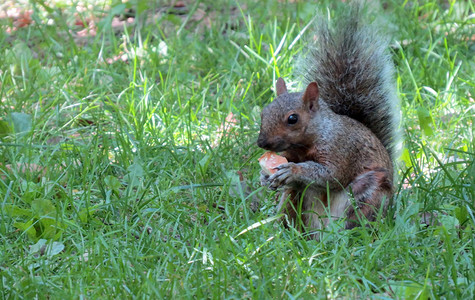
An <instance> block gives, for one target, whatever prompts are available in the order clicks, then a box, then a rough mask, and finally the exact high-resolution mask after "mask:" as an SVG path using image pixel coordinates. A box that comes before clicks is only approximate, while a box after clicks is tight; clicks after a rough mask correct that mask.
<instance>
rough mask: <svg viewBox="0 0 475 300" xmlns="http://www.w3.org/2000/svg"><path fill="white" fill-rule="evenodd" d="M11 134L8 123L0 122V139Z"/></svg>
mask: <svg viewBox="0 0 475 300" xmlns="http://www.w3.org/2000/svg"><path fill="white" fill-rule="evenodd" d="M11 132H12V129H11V128H10V125H8V122H6V121H3V120H0V137H2V136H5V135H7V134H9V133H11Z"/></svg>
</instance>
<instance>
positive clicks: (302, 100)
mask: <svg viewBox="0 0 475 300" xmlns="http://www.w3.org/2000/svg"><path fill="white" fill-rule="evenodd" d="M276 90H277V98H276V99H275V100H274V101H273V102H271V103H270V104H269V105H267V106H266V107H264V109H263V110H262V113H261V131H260V133H259V138H258V139H257V145H258V146H259V147H261V148H263V149H266V150H271V151H275V152H281V151H286V150H289V149H292V148H300V147H306V146H310V145H311V144H312V143H313V139H312V138H311V136H309V134H308V133H307V127H308V125H309V123H310V121H311V119H312V118H313V117H314V115H315V114H316V113H317V112H318V109H319V101H318V85H317V83H316V82H312V83H310V84H309V85H308V86H307V89H306V90H305V92H303V93H288V92H287V87H286V86H285V82H284V80H283V79H282V78H279V79H278V80H277V83H276Z"/></svg>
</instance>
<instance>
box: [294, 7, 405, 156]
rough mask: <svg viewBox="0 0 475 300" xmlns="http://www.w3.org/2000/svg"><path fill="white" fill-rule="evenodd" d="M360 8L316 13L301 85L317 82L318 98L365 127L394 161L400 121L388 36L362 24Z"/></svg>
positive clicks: (302, 64)
mask: <svg viewBox="0 0 475 300" xmlns="http://www.w3.org/2000/svg"><path fill="white" fill-rule="evenodd" d="M361 10H362V8H361V5H353V6H351V9H350V10H349V11H348V12H347V13H346V14H344V15H342V16H341V17H340V18H337V19H335V20H331V21H328V20H327V18H325V17H324V16H323V15H320V16H317V18H316V19H317V20H318V21H317V24H316V31H315V35H316V41H315V42H314V43H312V45H309V50H308V53H307V55H306V57H304V58H303V61H301V67H300V69H301V70H303V76H304V78H305V81H306V82H305V83H306V84H308V83H310V82H312V81H316V82H317V83H318V86H319V88H320V97H321V99H323V100H325V102H327V103H328V104H329V105H330V107H331V108H332V110H333V111H334V112H335V113H337V114H341V115H347V116H349V117H350V118H352V119H355V120H357V121H359V122H361V123H363V124H364V125H365V126H366V127H368V128H369V129H370V130H371V131H372V132H373V133H374V134H375V135H376V136H377V137H378V139H379V140H380V141H381V142H382V144H383V145H384V147H385V148H386V149H387V150H388V152H389V155H390V157H391V159H392V160H393V161H394V159H395V158H396V157H395V156H396V152H397V151H396V149H395V148H396V146H397V145H396V144H397V142H398V130H399V122H400V120H399V113H398V111H399V109H398V108H399V100H398V97H397V93H396V87H395V80H394V79H393V77H394V67H393V63H392V61H391V57H390V55H389V53H388V52H387V49H388V39H387V38H385V37H384V36H382V35H381V34H379V33H378V30H377V28H375V26H372V25H367V24H364V21H363V19H362V11H361ZM304 69H305V70H304Z"/></svg>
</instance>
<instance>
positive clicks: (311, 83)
mask: <svg viewBox="0 0 475 300" xmlns="http://www.w3.org/2000/svg"><path fill="white" fill-rule="evenodd" d="M315 36H316V41H315V42H314V43H312V44H311V45H309V49H310V50H309V51H308V54H307V55H306V57H305V58H304V61H303V65H302V66H303V68H305V70H304V78H305V81H306V82H305V84H306V85H307V87H306V89H305V91H303V92H297V93H290V92H288V91H287V87H286V84H285V82H284V80H283V79H282V78H279V79H278V80H277V82H276V92H277V98H276V99H275V100H274V101H273V102H271V103H270V104H269V105H267V106H266V107H265V108H264V109H263V110H262V113H261V128H260V133H259V138H258V140H257V145H258V146H259V147H260V148H263V149H266V150H270V151H274V152H281V154H282V156H284V157H285V158H286V159H287V160H288V161H289V162H288V163H284V164H282V165H280V166H278V167H276V168H275V169H276V172H275V173H274V174H272V175H268V174H266V173H265V172H262V171H261V184H262V185H264V186H267V187H268V188H270V189H273V190H277V189H278V190H282V194H281V196H280V201H279V204H278V210H279V211H282V212H283V213H285V214H286V215H287V217H288V220H289V221H290V222H291V223H294V224H296V225H297V224H298V223H299V222H298V221H299V220H298V219H300V220H301V221H302V222H303V225H305V227H307V228H310V229H311V230H317V231H318V230H319V229H323V228H325V227H326V226H327V225H328V222H329V220H330V219H339V218H345V219H346V221H345V223H344V224H345V228H347V229H351V228H353V227H355V226H358V225H359V224H360V220H361V218H366V219H368V220H370V221H372V220H374V219H375V217H376V216H377V214H378V213H379V212H383V213H384V212H385V211H386V209H387V206H388V203H389V200H390V199H391V197H392V195H393V193H394V182H393V181H394V166H393V165H394V161H395V159H396V152H397V151H396V144H397V142H398V128H399V109H398V105H399V100H398V97H397V92H396V87H395V80H394V79H393V75H394V67H393V64H392V62H391V57H390V55H389V54H388V53H387V48H388V41H387V39H386V38H383V37H382V36H381V35H379V33H378V30H377V29H376V28H375V27H374V26H372V25H370V24H366V23H365V22H364V21H363V18H362V7H361V6H360V5H356V6H350V9H349V10H348V12H347V13H346V14H344V15H343V16H342V17H340V18H337V19H336V20H332V21H327V20H325V18H323V17H321V18H320V20H319V21H318V24H317V26H316V32H315ZM300 224H301V223H300ZM314 237H315V238H317V239H318V236H317V234H316V233H314Z"/></svg>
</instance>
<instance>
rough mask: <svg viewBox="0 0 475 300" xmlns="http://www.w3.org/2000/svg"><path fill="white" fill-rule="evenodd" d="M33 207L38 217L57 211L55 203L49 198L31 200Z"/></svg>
mask: <svg viewBox="0 0 475 300" xmlns="http://www.w3.org/2000/svg"><path fill="white" fill-rule="evenodd" d="M31 208H32V210H33V211H34V212H35V215H36V216H38V217H44V216H51V215H53V214H54V213H55V212H56V209H55V208H54V205H53V203H52V202H51V201H50V200H48V199H36V200H34V201H33V202H31Z"/></svg>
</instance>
